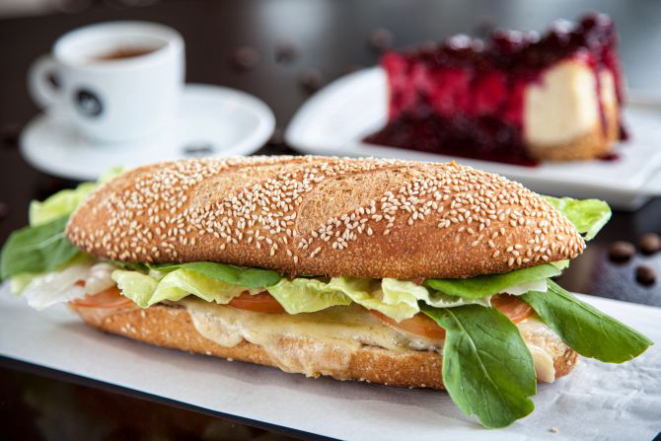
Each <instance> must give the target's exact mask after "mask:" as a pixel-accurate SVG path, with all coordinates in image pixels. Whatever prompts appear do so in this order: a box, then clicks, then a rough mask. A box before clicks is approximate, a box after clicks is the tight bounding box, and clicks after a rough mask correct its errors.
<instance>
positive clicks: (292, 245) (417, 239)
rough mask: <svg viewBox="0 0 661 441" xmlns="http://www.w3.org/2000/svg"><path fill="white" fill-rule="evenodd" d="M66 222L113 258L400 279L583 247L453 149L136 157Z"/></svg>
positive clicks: (566, 226)
mask: <svg viewBox="0 0 661 441" xmlns="http://www.w3.org/2000/svg"><path fill="white" fill-rule="evenodd" d="M67 236H68V237H69V239H70V240H71V241H72V242H73V243H74V244H75V245H76V246H77V247H78V248H80V249H81V250H83V251H85V252H88V253H91V254H93V255H96V256H100V257H103V258H108V259H112V260H123V261H137V262H151V263H168V262H182V261H218V262H224V263H230V264H235V265H245V266H259V267H266V268H271V269H275V270H278V271H280V272H282V273H289V274H319V275H344V276H354V277H373V278H384V277H394V278H399V279H414V278H418V277H443V278H449V277H473V276H476V275H481V274H493V273H502V272H507V271H511V270H514V269H517V268H523V267H529V266H534V265H539V264H542V263H545V262H553V261H558V260H564V259H571V258H574V257H576V256H577V255H578V254H580V253H581V252H582V251H583V249H584V247H585V243H584V241H583V239H582V238H581V237H580V235H579V234H578V233H577V231H576V229H575V228H574V226H573V225H572V224H571V223H570V222H569V221H568V220H567V219H566V218H565V217H564V216H563V215H562V214H561V213H560V212H558V211H557V210H555V209H554V208H552V207H551V206H550V205H549V204H548V203H546V201H544V200H543V198H541V197H540V196H539V195H537V194H535V193H533V192H531V191H529V190H527V189H526V188H524V187H522V186H521V185H520V184H517V183H514V182H511V181H509V180H507V179H505V178H502V177H500V176H497V175H494V174H489V173H485V172H481V171H477V170H474V169H471V168H468V167H462V166H459V165H456V164H454V163H451V164H433V163H420V162H402V161H388V160H375V159H341V158H324V157H252V158H236V159H229V160H215V159H202V160H190V161H179V162H164V163H160V164H156V165H152V166H148V167H141V168H138V169H134V170H131V171H129V172H127V173H124V174H123V175H121V176H119V177H117V178H115V179H114V180H112V181H110V182H109V183H107V184H105V185H103V186H102V187H101V188H100V189H98V190H97V191H96V192H94V193H93V194H92V195H91V196H90V197H89V198H88V199H87V200H86V201H85V202H84V203H83V204H82V205H81V206H80V207H79V208H78V209H77V210H76V212H75V213H74V214H73V215H72V217H71V219H70V221H69V224H68V226H67Z"/></svg>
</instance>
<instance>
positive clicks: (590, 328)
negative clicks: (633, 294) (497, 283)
mask: <svg viewBox="0 0 661 441" xmlns="http://www.w3.org/2000/svg"><path fill="white" fill-rule="evenodd" d="M548 285H549V289H548V291H547V292H544V293H541V292H529V293H527V294H524V295H523V296H521V300H523V301H524V302H526V303H528V304H529V305H530V306H532V308H533V309H534V310H535V312H536V313H537V315H539V316H540V317H541V319H542V321H544V323H546V324H547V325H548V326H549V327H550V328H551V329H553V330H554V331H555V332H556V333H557V334H558V335H559V336H560V338H561V339H562V341H564V342H565V344H567V346H569V347H571V348H572V349H574V350H575V351H576V352H578V353H579V354H581V355H583V356H585V357H590V358H596V359H597V360H600V361H603V362H606V363H622V362H624V361H627V360H631V359H633V358H635V357H637V356H638V355H640V354H642V353H643V352H644V351H645V350H646V349H647V348H648V347H649V346H650V345H652V344H653V343H652V341H651V340H649V339H648V338H647V337H645V336H644V335H642V334H640V333H639V332H637V331H634V330H633V329H631V328H629V327H628V326H626V325H625V324H623V323H621V322H619V321H617V320H615V319H614V318H612V317H609V316H607V315H606V314H604V313H603V312H601V311H599V310H597V309H596V308H593V307H592V306H590V305H588V304H587V303H584V302H581V301H580V300H578V299H577V298H576V297H574V296H573V295H572V294H570V293H569V292H567V291H565V290H564V289H563V288H561V287H560V286H559V285H557V284H556V283H554V282H552V281H550V280H549V281H548Z"/></svg>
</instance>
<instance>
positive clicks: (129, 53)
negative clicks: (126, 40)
mask: <svg viewBox="0 0 661 441" xmlns="http://www.w3.org/2000/svg"><path fill="white" fill-rule="evenodd" d="M155 50H156V48H153V47H118V48H115V49H113V50H111V51H110V52H106V53H105V54H102V55H97V56H96V57H94V60H95V61H111V60H124V59H126V58H135V57H141V56H143V55H147V54H150V53H152V52H154V51H155Z"/></svg>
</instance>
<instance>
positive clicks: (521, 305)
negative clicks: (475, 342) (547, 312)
mask: <svg viewBox="0 0 661 441" xmlns="http://www.w3.org/2000/svg"><path fill="white" fill-rule="evenodd" d="M491 304H492V305H493V306H494V308H498V310H499V311H500V312H502V313H503V314H505V315H506V316H507V318H508V319H510V320H511V321H512V322H513V323H520V322H522V321H523V320H525V319H526V318H528V317H529V316H530V314H532V308H531V307H530V305H529V304H527V303H526V302H524V301H522V300H520V299H518V298H517V297H516V296H511V295H508V294H500V295H497V296H494V297H493V298H492V299H491Z"/></svg>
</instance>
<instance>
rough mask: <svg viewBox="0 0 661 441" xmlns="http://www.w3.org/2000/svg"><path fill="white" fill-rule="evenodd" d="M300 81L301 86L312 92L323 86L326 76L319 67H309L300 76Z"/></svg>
mask: <svg viewBox="0 0 661 441" xmlns="http://www.w3.org/2000/svg"><path fill="white" fill-rule="evenodd" d="M299 81H300V83H301V86H303V88H304V89H305V90H306V91H308V92H310V93H312V92H316V91H317V90H319V89H321V86H323V85H324V77H323V75H322V74H321V72H319V69H315V68H308V69H306V70H304V71H303V73H301V76H300V78H299Z"/></svg>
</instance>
